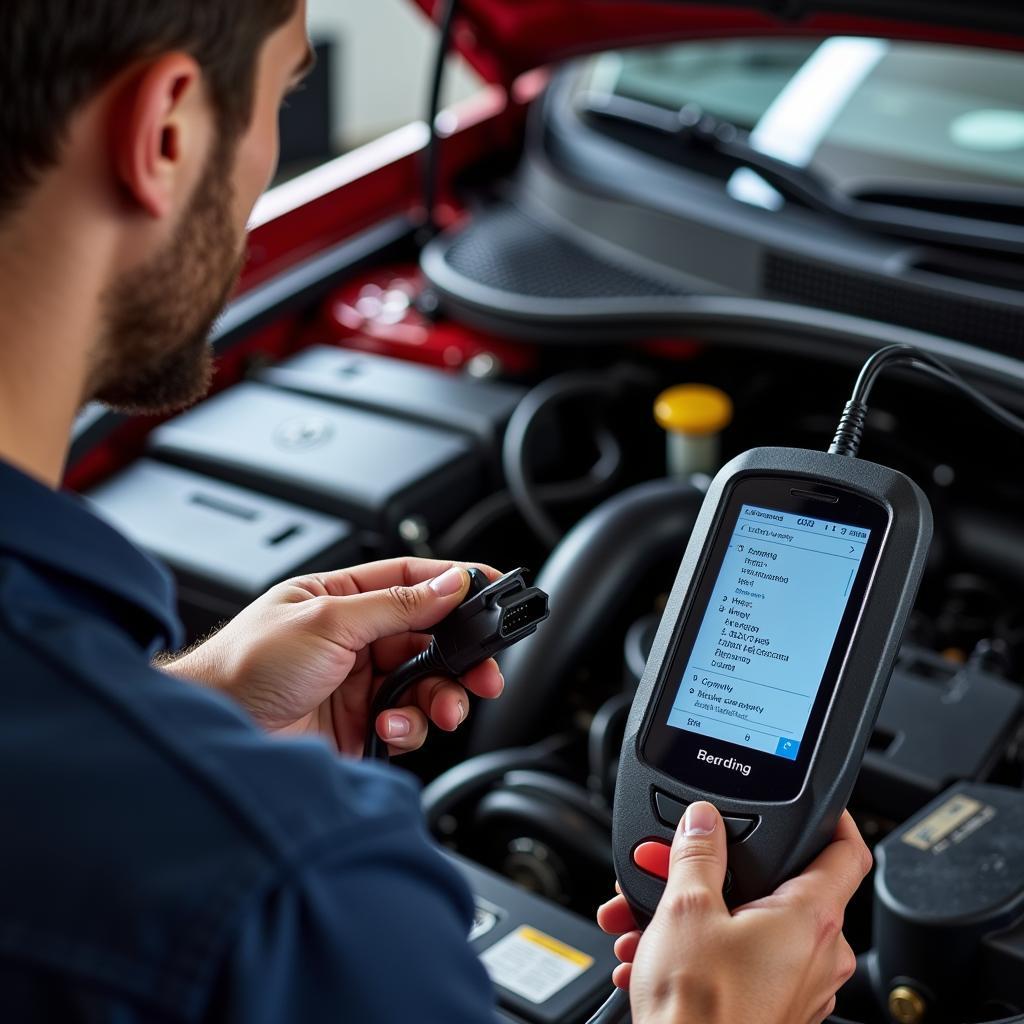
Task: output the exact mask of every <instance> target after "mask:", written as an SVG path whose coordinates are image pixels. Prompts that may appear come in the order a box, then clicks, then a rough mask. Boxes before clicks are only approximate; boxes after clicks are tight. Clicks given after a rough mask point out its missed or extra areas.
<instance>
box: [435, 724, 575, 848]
mask: <svg viewBox="0 0 1024 1024" xmlns="http://www.w3.org/2000/svg"><path fill="white" fill-rule="evenodd" d="M567 746H568V741H567V740H566V739H565V738H564V737H562V736H551V737H548V738H547V739H546V740H544V741H543V742H541V743H537V744H534V746H532V747H521V748H515V749H512V750H490V751H487V752H486V753H483V754H478V755H477V756H476V757H471V758H469V760H467V761H463V762H461V763H460V764H457V765H455V766H454V767H452V768H449V769H448V771H446V772H444V773H443V774H441V775H439V776H438V777H437V778H436V779H434V781H433V782H431V783H430V784H429V785H428V786H427V787H426V788H425V789H424V790H423V794H422V796H421V797H420V806H421V807H422V808H423V817H424V818H425V819H426V822H427V828H428V829H430V831H431V832H435V831H436V829H437V824H438V822H439V821H440V820H441V818H443V817H444V816H445V815H446V814H450V813H451V812H452V810H454V809H455V807H457V806H458V805H459V804H460V803H461V802H462V801H463V800H465V799H467V798H468V797H469V796H471V795H472V794H473V793H476V792H477V791H479V790H481V789H484V788H485V787H487V786H489V785H490V784H491V783H492V782H496V781H497V780H498V779H500V778H502V777H503V776H504V775H505V774H506V773H507V772H510V771H513V770H515V769H517V768H540V767H552V766H553V765H554V764H556V762H557V760H558V755H559V753H561V752H562V751H564V750H565V749H566V747H567Z"/></svg>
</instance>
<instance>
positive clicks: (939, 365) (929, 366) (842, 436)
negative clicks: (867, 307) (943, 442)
mask: <svg viewBox="0 0 1024 1024" xmlns="http://www.w3.org/2000/svg"><path fill="white" fill-rule="evenodd" d="M892 367H902V368H904V369H910V370H914V371H915V372H917V373H921V374H924V375H926V376H928V377H931V378H932V379H933V380H937V381H939V382H941V383H942V384H945V385H946V386H947V387H950V388H953V389H954V390H956V391H959V392H960V394H962V395H963V396H964V397H965V398H967V399H969V400H970V401H971V402H973V403H974V404H975V405H976V406H978V407H979V408H980V409H982V410H984V411H985V412H987V413H988V414H989V415H990V416H991V417H992V418H993V419H995V420H997V421H998V422H999V423H1001V424H1002V425H1003V426H1005V427H1008V428H1009V429H1010V430H1015V431H1017V432H1019V433H1021V434H1024V419H1022V418H1021V417H1019V416H1016V415H1014V414H1013V413H1012V412H1010V411H1009V410H1008V409H1004V408H1003V407H1002V406H1001V405H1000V404H999V403H998V402H995V401H993V400H992V399H991V398H989V397H988V395H986V394H984V393H983V392H981V391H979V390H978V389H977V388H975V387H974V386H973V385H971V384H968V383H967V381H965V380H964V379H963V378H962V377H961V376H960V375H959V374H958V373H957V372H956V371H955V370H954V369H953V368H952V367H951V366H949V365H948V364H947V363H945V362H943V361H942V360H941V359H939V358H937V357H936V356H933V355H931V354H930V353H928V352H924V351H922V350H921V349H917V348H914V346H913V345H887V346H886V347H885V348H881V349H879V350H878V351H877V352H875V353H874V354H873V355H872V356H871V357H870V358H869V359H868V360H867V361H866V362H865V363H864V365H863V366H862V367H861V371H860V373H859V374H858V376H857V382H856V383H855V384H854V387H853V394H852V395H851V396H850V400H849V401H848V402H847V403H846V408H845V409H844V410H843V415H842V418H841V419H840V421H839V426H838V428H837V429H836V435H835V438H834V439H833V441H832V444H831V446H830V447H829V452H830V453H831V454H833V455H845V456H848V457H850V458H856V456H857V452H858V451H859V450H860V442H861V438H862V437H863V436H864V425H865V422H866V420H867V413H868V402H869V400H870V398H871V392H872V390H873V388H874V386H875V384H876V382H877V381H878V378H879V377H880V376H881V375H882V373H884V372H885V371H886V370H887V369H890V368H892Z"/></svg>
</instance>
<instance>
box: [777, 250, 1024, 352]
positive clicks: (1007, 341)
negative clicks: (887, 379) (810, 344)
mask: <svg viewBox="0 0 1024 1024" xmlns="http://www.w3.org/2000/svg"><path fill="white" fill-rule="evenodd" d="M764 290H765V293H766V295H767V297H769V298H777V299H786V300H789V301H791V302H799V303H802V304H804V305H808V306H817V307H819V308H821V309H830V310H833V311H834V312H837V313H850V314H852V315H854V316H862V317H867V318H868V319H870V320H882V321H884V322H885V323H890V324H897V325H899V326H900V327H909V328H912V329H914V330H918V331H927V332H929V333H931V334H938V335H941V336H942V337H946V338H953V339H955V340H957V341H964V342H967V343H968V344H971V345H977V346H978V347H979V348H985V349H989V350H990V351H994V352H1002V353H1003V354H1005V355H1008V356H1015V357H1017V358H1024V313H1020V312H1017V311H1015V310H1012V309H1005V308H1002V307H1000V306H996V305H994V304H989V303H987V302H978V301H976V300H972V299H965V298H961V297H959V296H953V295H950V296H943V295H936V294H935V293H934V292H930V293H924V292H919V291H917V290H916V289H913V288H907V287H904V286H902V285H899V284H887V283H885V282H880V281H878V280H877V279H875V278H871V277H867V276H866V275H861V274H856V273H853V272H852V271H848V270H842V271H838V270H831V269H829V268H828V267H819V266H816V265H815V264H813V263H807V262H805V261H803V260H799V259H794V258H793V257H791V256H782V255H779V254H778V253H770V254H769V255H768V258H767V259H766V261H765V272H764Z"/></svg>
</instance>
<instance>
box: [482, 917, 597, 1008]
mask: <svg viewBox="0 0 1024 1024" xmlns="http://www.w3.org/2000/svg"><path fill="white" fill-rule="evenodd" d="M480 959H481V961H482V962H483V965H484V967H485V968H486V969H487V973H488V974H490V976H491V981H493V982H494V983H495V984H496V985H500V986H501V987H502V988H505V989H508V991H510V992H514V993H515V994H516V995H518V996H522V998H524V999H528V1000H529V1001H530V1002H531V1003H536V1004H538V1005H539V1004H541V1003H546V1002H547V1001H548V1000H549V999H550V998H551V997H552V996H553V995H555V994H556V993H558V992H561V991H562V989H563V988H565V986H566V985H568V984H569V983H570V982H572V981H575V979H576V978H578V977H579V976H580V975H581V974H583V973H584V971H587V970H589V969H590V968H591V967H592V966H593V964H594V958H593V957H592V956H588V955H587V954H586V953H583V952H581V951H580V950H578V949H574V948H573V947H572V946H568V945H566V944H565V943H564V942H561V941H560V940H559V939H556V938H554V937H552V936H551V935H547V934H545V933H544V932H541V931H538V930H537V929H536V928H531V927H530V926H529V925H522V926H521V927H519V928H517V929H516V930H515V931H514V932H511V933H510V934H508V935H506V936H505V937H504V938H503V939H499V940H498V941H497V942H496V943H495V944H494V945H493V946H491V948H490V949H487V950H485V951H484V952H483V954H482V955H481V957H480Z"/></svg>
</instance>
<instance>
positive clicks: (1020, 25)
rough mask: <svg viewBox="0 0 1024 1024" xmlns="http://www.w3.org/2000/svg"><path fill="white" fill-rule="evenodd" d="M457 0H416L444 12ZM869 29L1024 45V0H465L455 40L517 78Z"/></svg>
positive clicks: (497, 75) (500, 76)
mask: <svg viewBox="0 0 1024 1024" xmlns="http://www.w3.org/2000/svg"><path fill="white" fill-rule="evenodd" d="M447 2H448V0H415V3H416V4H417V5H418V6H419V7H421V8H422V9H423V10H424V11H425V12H426V13H427V14H428V15H432V16H433V15H439V13H440V9H442V8H443V7H444V5H445V4H446V3H447ZM837 34H839V35H869V36H881V37H884V38H890V39H919V40H928V41H936V42H948V43H959V44H961V45H968V46H987V47H996V48H1002V49H1016V50H1019V49H1024V2H1022V0H748V2H743V0H718V2H711V3H709V2H705V3H689V2H687V0H658V2H651V0H459V4H458V17H457V19H456V22H455V45H456V46H457V48H458V49H459V50H460V51H461V52H462V53H463V54H464V56H466V57H467V58H468V59H469V60H470V62H471V63H472V64H473V65H474V66H475V67H476V69H477V70H478V71H479V72H480V73H481V74H483V75H484V77H486V78H488V79H490V80H491V81H496V82H506V83H507V82H510V81H511V80H512V79H514V78H515V77H516V76H517V75H519V74H521V73H522V72H524V71H528V70H530V69H532V68H536V67H539V66H540V65H543V64H549V63H551V62H554V61H559V60H563V59H565V58H567V57H573V56H578V55H580V54H584V53H591V52H594V51H597V50H602V49H614V48H616V47H620V46H631V45H643V44H652V43H659V42H669V41H671V40H676V39H688V38H698V37H715V36H736V37H739V36H744V35H746V36H763V35H788V36H794V35H813V36H828V35H837Z"/></svg>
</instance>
